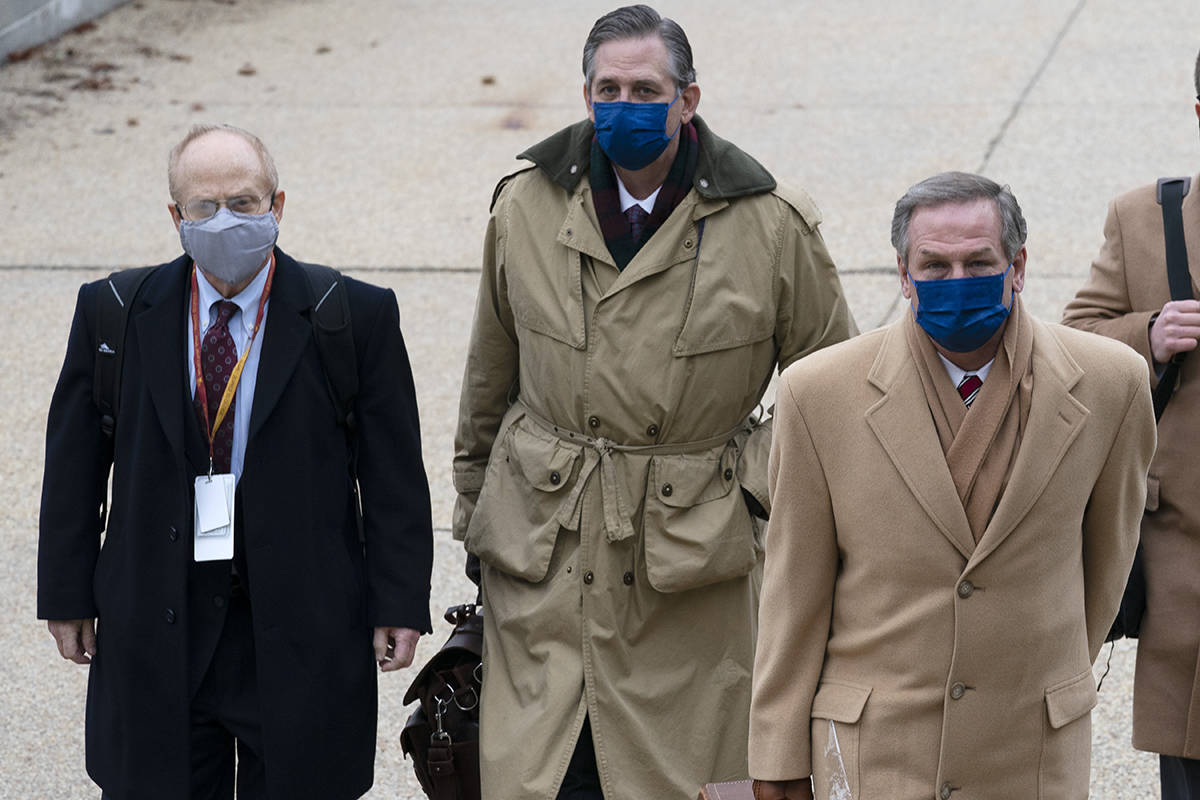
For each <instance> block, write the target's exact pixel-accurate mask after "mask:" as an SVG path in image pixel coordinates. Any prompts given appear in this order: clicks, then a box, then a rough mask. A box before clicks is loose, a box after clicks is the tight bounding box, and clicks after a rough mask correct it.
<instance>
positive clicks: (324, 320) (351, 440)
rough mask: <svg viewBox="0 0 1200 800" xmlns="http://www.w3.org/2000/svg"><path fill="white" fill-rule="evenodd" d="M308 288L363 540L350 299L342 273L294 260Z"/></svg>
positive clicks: (314, 337) (313, 323)
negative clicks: (342, 434)
mask: <svg viewBox="0 0 1200 800" xmlns="http://www.w3.org/2000/svg"><path fill="white" fill-rule="evenodd" d="M297 263H298V264H299V265H300V268H301V269H302V270H303V271H304V275H305V277H307V278H308V285H309V288H310V289H311V290H312V301H313V306H312V312H311V313H310V315H309V320H310V321H311V322H312V327H313V340H314V341H315V342H316V345H317V355H318V356H320V358H321V369H322V371H323V372H324V373H325V385H326V388H328V390H329V396H330V398H331V399H332V400H333V407H334V408H335V409H336V410H337V415H338V424H339V425H341V426H342V427H343V428H344V429H345V431H346V442H347V444H348V445H349V447H350V464H349V467H350V479H351V483H352V486H353V492H354V510H355V516H356V517H357V520H358V539H359V541H360V542H365V541H366V536H365V533H364V531H363V524H362V501H361V499H360V497H359V492H358V431H357V425H356V420H355V417H354V401H355V399H356V398H357V397H358V354H357V352H355V350H354V327H353V325H352V321H351V319H350V299H349V298H348V297H347V296H346V282H345V279H344V278H343V276H342V273H340V272H338V271H337V270H336V269H333V268H332V267H326V266H324V265H322V264H304V263H301V262H297Z"/></svg>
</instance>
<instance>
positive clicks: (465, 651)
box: [400, 603, 483, 800]
mask: <svg viewBox="0 0 1200 800" xmlns="http://www.w3.org/2000/svg"><path fill="white" fill-rule="evenodd" d="M445 619H446V621H447V622H449V623H451V624H452V625H454V631H453V632H452V633H451V634H450V638H449V639H447V640H446V643H445V644H444V645H442V649H441V650H438V651H437V653H435V654H434V655H433V658H431V659H429V661H428V662H427V663H426V664H425V666H423V667H421V671H420V672H418V673H417V677H415V678H414V679H413V682H412V684H411V685H410V686H409V687H408V692H407V693H406V694H405V695H404V704H405V705H408V704H409V703H411V702H413V701H414V700H418V701H420V705H418V706H417V709H416V710H415V711H413V713H412V715H411V716H409V718H408V722H407V723H405V725H404V730H403V731H401V733H400V747H401V748H402V749H403V750H404V755H405V756H406V757H409V756H411V757H412V760H413V772H415V773H416V775H417V780H418V781H419V782H420V784H421V789H422V790H424V792H425V795H426V796H427V797H429V798H430V800H480V788H479V692H480V689H481V688H482V683H483V673H482V668H483V611H482V607H481V606H478V605H476V604H475V603H468V604H466V605H461V606H453V607H452V608H448V609H446V615H445Z"/></svg>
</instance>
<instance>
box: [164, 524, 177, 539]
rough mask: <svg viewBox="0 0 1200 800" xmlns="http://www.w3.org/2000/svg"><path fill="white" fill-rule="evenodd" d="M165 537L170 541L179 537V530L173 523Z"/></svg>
mask: <svg viewBox="0 0 1200 800" xmlns="http://www.w3.org/2000/svg"><path fill="white" fill-rule="evenodd" d="M167 538H168V539H170V540H171V541H172V542H173V541H175V540H176V539H178V538H179V530H178V529H177V528H176V527H175V526H174V525H172V526H171V527H170V529H168V530H167Z"/></svg>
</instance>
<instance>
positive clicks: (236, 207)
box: [175, 192, 275, 222]
mask: <svg viewBox="0 0 1200 800" xmlns="http://www.w3.org/2000/svg"><path fill="white" fill-rule="evenodd" d="M268 197H269V198H271V205H272V206H273V205H275V192H271V193H269V194H264V195H260V196H257V197H256V196H255V195H252V194H239V195H238V196H237V197H226V198H225V199H224V200H223V201H222V200H191V201H189V202H187V203H185V204H184V205H183V207H182V208H181V207H180V206H179V204H178V203H176V204H175V210H176V211H178V212H179V215H180V216H181V217H186V218H187V219H189V220H192V221H194V222H199V221H200V220H205V219H208V218H209V217H211V216H212V215H213V214H216V213H217V209H218V208H220V207H221V206H224V207H225V208H228V209H229V210H230V211H232V212H234V213H235V214H257V213H260V211H261V210H262V201H263V200H266V199H267V198H268Z"/></svg>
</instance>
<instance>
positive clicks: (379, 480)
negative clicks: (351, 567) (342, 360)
mask: <svg viewBox="0 0 1200 800" xmlns="http://www.w3.org/2000/svg"><path fill="white" fill-rule="evenodd" d="M380 294H381V295H382V297H381V299H380V300H379V302H378V304H377V306H376V310H375V314H374V317H373V319H372V320H371V322H370V324H369V326H368V327H367V332H368V335H367V339H366V341H365V343H364V344H363V345H362V346H361V349H360V353H359V392H358V396H357V398H356V399H355V418H356V420H357V438H358V483H359V487H360V490H361V492H362V508H363V532H364V535H365V538H366V557H367V558H366V565H367V585H368V600H367V603H368V605H367V608H368V618H369V622H370V624H371V625H372V626H376V627H378V626H385V625H386V626H395V627H404V628H412V629H414V630H418V631H422V632H424V633H431V632H432V631H433V626H432V625H431V622H430V617H429V590H430V573H431V572H432V569H433V524H432V514H431V512H430V504H429V482H428V479H427V478H426V475H425V465H424V461H423V460H422V458H421V424H420V419H419V417H418V414H417V397H416V390H415V387H414V385H413V377H412V369H411V366H410V365H409V361H408V352H407V350H406V349H405V346H404V337H403V335H402V334H401V332H400V312H399V309H398V308H397V306H396V295H395V294H394V293H393V292H392V290H390V289H388V290H386V291H384V292H381V293H380Z"/></svg>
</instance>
